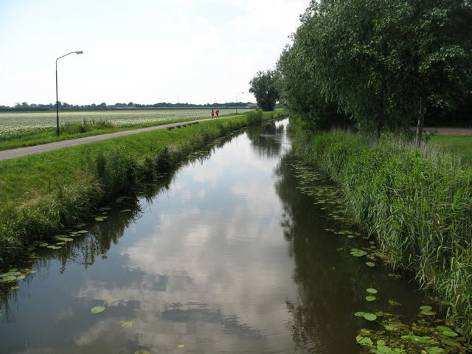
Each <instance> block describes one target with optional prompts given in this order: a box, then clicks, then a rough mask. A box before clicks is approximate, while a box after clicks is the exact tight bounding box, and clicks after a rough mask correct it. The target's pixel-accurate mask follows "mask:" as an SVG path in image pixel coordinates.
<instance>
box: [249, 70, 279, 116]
mask: <svg viewBox="0 0 472 354" xmlns="http://www.w3.org/2000/svg"><path fill="white" fill-rule="evenodd" d="M250 86H251V88H250V89H249V92H251V93H252V94H254V96H256V100H257V105H258V106H259V108H260V109H262V110H263V111H273V110H274V109H275V105H276V103H277V100H278V99H279V90H278V86H277V73H276V72H275V71H270V70H269V71H267V72H258V73H257V75H256V76H255V77H254V78H253V79H252V80H251V82H250Z"/></svg>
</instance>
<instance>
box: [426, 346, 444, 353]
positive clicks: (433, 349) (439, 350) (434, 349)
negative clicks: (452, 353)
mask: <svg viewBox="0 0 472 354" xmlns="http://www.w3.org/2000/svg"><path fill="white" fill-rule="evenodd" d="M426 353H428V354H443V353H446V351H445V350H444V349H443V348H440V347H431V348H426Z"/></svg>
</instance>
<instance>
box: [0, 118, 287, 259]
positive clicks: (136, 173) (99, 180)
mask: <svg viewBox="0 0 472 354" xmlns="http://www.w3.org/2000/svg"><path fill="white" fill-rule="evenodd" d="M278 115H279V113H278V112H277V113H275V114H274V113H266V114H264V119H272V118H274V117H276V116H278ZM247 125H248V116H247V115H245V114H243V115H238V116H232V117H228V118H221V119H218V120H213V121H207V122H201V123H199V124H195V125H191V126H188V127H186V128H180V129H173V130H158V131H152V132H146V133H141V134H137V135H132V136H127V137H122V138H116V139H111V140H107V141H104V142H100V143H94V144H86V145H81V146H76V147H72V148H66V149H60V150H56V151H53V152H49V153H44V154H39V155H31V156H28V157H24V158H19V159H13V160H7V161H2V162H0V265H1V264H6V263H8V262H11V261H12V260H13V259H15V258H17V257H18V255H20V254H22V253H23V252H24V250H25V249H26V248H28V247H29V246H31V245H34V244H35V243H36V242H39V241H41V240H44V239H47V238H48V237H49V236H51V235H52V234H53V233H55V232H57V231H59V230H61V228H63V227H65V226H68V225H74V224H76V223H78V222H80V220H82V219H83V218H84V217H87V216H89V215H90V214H91V213H93V211H94V210H95V208H96V207H97V206H99V205H100V204H102V203H104V202H105V201H107V200H109V199H110V198H112V197H113V196H116V195H118V194H120V193H122V192H124V191H126V190H127V189H128V188H130V187H132V186H133V185H136V184H138V183H140V182H142V181H146V180H153V179H155V178H156V176H157V175H159V174H162V173H166V172H167V171H169V169H170V168H173V167H174V166H176V164H177V163H178V162H179V161H182V160H183V159H185V157H186V156H187V155H188V154H189V153H191V152H192V151H194V150H196V149H198V148H200V147H203V146H205V145H207V144H208V143H209V142H210V141H211V140H212V139H214V138H216V137H218V136H222V135H225V134H227V133H229V132H231V131H235V130H237V129H240V128H242V127H244V126H247Z"/></svg>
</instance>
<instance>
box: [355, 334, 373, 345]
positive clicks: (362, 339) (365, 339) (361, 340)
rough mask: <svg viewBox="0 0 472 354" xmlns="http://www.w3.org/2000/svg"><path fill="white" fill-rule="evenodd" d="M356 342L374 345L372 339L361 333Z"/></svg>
mask: <svg viewBox="0 0 472 354" xmlns="http://www.w3.org/2000/svg"><path fill="white" fill-rule="evenodd" d="M356 342H357V343H358V344H359V345H362V346H363V347H372V346H373V345H374V342H372V339H370V338H369V337H364V336H362V335H360V334H359V335H358V336H357V337H356Z"/></svg>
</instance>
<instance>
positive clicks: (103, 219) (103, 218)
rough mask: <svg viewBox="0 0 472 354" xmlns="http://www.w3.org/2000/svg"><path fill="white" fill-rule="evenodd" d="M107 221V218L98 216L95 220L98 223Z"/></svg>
mask: <svg viewBox="0 0 472 354" xmlns="http://www.w3.org/2000/svg"><path fill="white" fill-rule="evenodd" d="M106 219H107V217H106V216H97V217H96V218H95V221H97V222H102V221H105V220H106Z"/></svg>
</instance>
